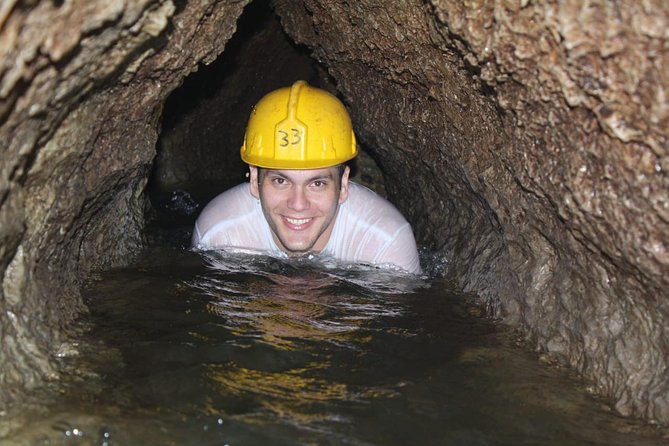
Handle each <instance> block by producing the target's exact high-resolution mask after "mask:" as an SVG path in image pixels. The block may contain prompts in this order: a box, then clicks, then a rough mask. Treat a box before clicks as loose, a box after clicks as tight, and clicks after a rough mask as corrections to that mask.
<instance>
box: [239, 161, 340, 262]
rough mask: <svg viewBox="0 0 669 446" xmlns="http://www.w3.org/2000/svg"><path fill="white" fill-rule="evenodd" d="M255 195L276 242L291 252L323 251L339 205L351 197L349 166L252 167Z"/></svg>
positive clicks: (252, 188) (252, 183) (252, 189)
mask: <svg viewBox="0 0 669 446" xmlns="http://www.w3.org/2000/svg"><path fill="white" fill-rule="evenodd" d="M249 170H250V174H251V175H250V186H251V194H252V195H253V196H254V197H256V198H258V199H260V204H261V205H262V210H263V213H264V214H265V218H266V219H267V223H269V226H270V228H271V229H272V235H273V237H274V241H275V242H276V244H277V245H278V246H279V248H281V249H282V250H284V251H286V252H288V253H289V254H303V253H307V252H311V251H314V252H320V251H321V250H322V249H323V248H325V245H326V244H327V242H328V240H329V239H330V234H332V228H333V227H334V222H335V217H336V215H337V210H338V209H339V205H340V204H342V203H343V202H344V201H346V198H347V197H348V175H349V168H348V166H347V167H345V168H344V174H343V175H342V177H341V181H340V179H339V172H340V170H339V168H338V167H337V166H334V167H328V168H325V169H315V170H272V169H263V170H262V172H261V171H259V170H258V169H257V168H256V167H253V166H251V167H250V169H249Z"/></svg>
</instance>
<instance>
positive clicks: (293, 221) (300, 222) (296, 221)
mask: <svg viewBox="0 0 669 446" xmlns="http://www.w3.org/2000/svg"><path fill="white" fill-rule="evenodd" d="M284 219H285V220H286V222H288V224H289V225H290V226H292V227H293V228H294V229H300V228H301V227H303V226H305V225H306V224H307V223H309V222H310V221H311V220H312V218H289V217H284Z"/></svg>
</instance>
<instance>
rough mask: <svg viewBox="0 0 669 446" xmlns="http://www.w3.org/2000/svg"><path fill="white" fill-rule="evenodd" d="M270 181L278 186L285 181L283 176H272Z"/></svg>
mask: <svg viewBox="0 0 669 446" xmlns="http://www.w3.org/2000/svg"><path fill="white" fill-rule="evenodd" d="M272 183H274V184H276V185H279V186H280V185H282V184H285V183H286V179H285V178H272Z"/></svg>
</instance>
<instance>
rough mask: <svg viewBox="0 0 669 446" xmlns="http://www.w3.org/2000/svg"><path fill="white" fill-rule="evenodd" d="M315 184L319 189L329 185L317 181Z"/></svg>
mask: <svg viewBox="0 0 669 446" xmlns="http://www.w3.org/2000/svg"><path fill="white" fill-rule="evenodd" d="M313 184H314V186H315V187H319V188H320V187H325V185H326V184H327V183H326V182H325V181H321V180H316V181H314V183H313Z"/></svg>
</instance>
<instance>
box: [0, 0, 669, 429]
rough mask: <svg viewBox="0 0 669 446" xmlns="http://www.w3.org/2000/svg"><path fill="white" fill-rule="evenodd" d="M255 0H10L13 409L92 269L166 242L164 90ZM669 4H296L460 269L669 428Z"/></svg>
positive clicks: (42, 366)
mask: <svg viewBox="0 0 669 446" xmlns="http://www.w3.org/2000/svg"><path fill="white" fill-rule="evenodd" d="M247 3H248V2H247V1H233V0H228V1H218V2H215V1H213V0H210V1H207V0H199V1H188V2H186V1H179V2H176V1H175V2H172V1H169V0H138V1H134V2H123V1H120V0H119V1H97V0H90V1H86V2H84V1H81V2H75V1H64V2H60V1H50V0H42V1H32V2H19V1H17V0H10V1H8V2H5V3H3V5H2V7H0V144H1V145H2V150H0V237H1V239H2V243H1V244H0V268H1V269H0V272H1V273H2V289H1V290H0V354H1V355H2V357H1V358H0V410H1V409H2V408H3V407H6V406H7V405H8V404H9V403H11V402H12V401H13V400H15V398H16V396H17V394H18V392H19V391H20V390H21V389H25V388H30V387H31V386H34V385H37V384H39V383H40V382H41V381H43V380H44V379H49V378H51V377H53V376H55V375H56V374H57V370H56V369H55V368H54V366H53V363H54V361H53V356H54V355H55V354H56V353H57V349H58V343H59V341H60V340H61V339H62V332H63V328H64V327H65V326H66V325H67V322H68V321H70V320H71V319H72V318H73V317H75V316H76V314H77V313H78V312H79V311H83V310H84V309H83V307H82V304H81V301H80V298H79V295H78V292H77V286H78V283H79V281H80V280H81V279H82V278H83V277H85V275H86V273H87V272H89V271H91V270H92V269H95V268H104V267H108V266H111V265H115V264H120V263H123V262H124V261H127V260H128V259H129V258H131V256H132V254H133V253H135V252H136V251H137V249H138V248H139V247H140V246H141V245H142V243H143V240H142V228H143V226H144V207H145V206H146V195H145V193H144V187H145V184H146V182H147V178H148V176H149V173H150V171H151V164H152V161H153V158H154V156H155V146H156V141H157V139H158V135H157V133H158V129H159V126H160V119H161V113H162V107H163V104H164V102H165V100H166V98H167V96H168V95H169V93H170V92H172V91H173V90H174V89H176V88H177V87H178V85H179V84H180V83H181V82H182V81H183V79H184V78H185V76H187V75H188V74H189V73H191V72H192V71H193V70H194V69H196V68H197V67H198V64H201V63H204V64H208V63H211V62H213V61H214V59H215V58H216V57H217V56H218V55H219V54H220V53H222V52H223V50H224V48H225V46H226V42H227V41H228V40H229V39H230V37H231V35H232V34H233V33H234V31H235V22H236V20H237V18H238V17H239V16H240V14H241V11H242V9H243V7H244V6H245V5H246V4H247ZM668 9H669V6H667V5H666V4H665V3H663V2H662V1H659V0H657V1H655V2H653V1H652V0H648V1H645V2H638V4H637V3H632V2H630V3H626V4H619V3H617V2H606V1H596V0H593V1H590V2H577V1H564V2H560V3H556V2H535V1H528V0H518V1H512V0H508V1H504V0H499V1H495V2H466V3H463V2H460V1H445V0H444V1H439V0H430V1H418V0H408V1H399V0H395V1H381V0H360V1H357V2H348V1H344V0H330V1H325V0H322V1H318V0H303V1H288V0H277V1H276V11H277V13H278V15H279V16H280V18H281V24H282V26H283V27H284V30H285V31H287V32H288V33H289V34H290V35H291V36H292V38H293V39H294V40H295V41H296V42H297V43H299V44H302V45H305V46H307V47H308V48H310V50H311V52H312V56H313V57H314V59H315V60H316V61H318V62H319V63H321V64H322V65H323V66H325V67H327V69H328V71H329V74H330V75H331V76H332V78H333V79H334V80H335V81H336V84H337V88H338V90H339V92H340V93H341V94H342V95H343V98H344V100H345V101H346V102H347V105H348V106H349V108H350V110H351V112H352V117H353V119H354V123H355V126H356V130H357V133H358V136H359V137H360V139H361V141H362V142H363V144H364V145H365V146H366V147H368V148H369V149H370V150H372V151H373V152H374V153H373V157H374V159H375V160H377V161H378V162H379V164H380V167H381V169H382V170H383V172H384V174H385V177H386V182H385V187H386V190H387V193H388V195H389V196H390V197H391V198H392V199H393V201H394V202H396V203H397V204H398V206H399V207H400V208H401V209H402V210H403V211H404V212H405V214H406V215H407V217H408V218H409V219H410V220H411V222H412V223H413V225H414V228H415V230H416V233H417V236H418V240H419V243H420V244H421V245H423V246H426V247H428V248H429V249H430V250H432V251H433V252H437V253H441V254H443V255H445V256H446V257H447V259H448V263H447V272H446V273H447V274H450V275H452V276H453V277H455V278H456V279H457V280H459V282H460V283H461V284H462V286H463V287H465V288H466V289H467V290H469V291H474V292H476V293H478V294H479V295H480V296H481V298H482V300H483V301H484V302H485V303H486V304H487V305H488V308H489V310H490V312H491V313H492V314H494V315H496V316H499V317H501V318H504V320H506V321H507V322H509V323H511V324H513V325H517V326H519V327H520V328H521V329H522V330H523V331H524V332H525V333H527V334H528V337H529V338H530V339H531V340H532V341H533V342H534V343H535V345H536V346H537V348H539V349H540V350H541V351H544V352H546V353H547V354H548V355H549V356H550V357H553V358H556V359H558V360H560V361H562V362H566V363H568V364H571V365H572V366H574V367H575V368H577V369H578V370H580V371H581V372H582V373H583V374H584V376H585V377H586V378H587V379H588V380H589V381H590V382H592V383H593V386H594V387H595V390H596V391H598V392H600V393H602V394H604V395H607V396H610V397H612V398H613V401H614V404H615V406H616V408H617V409H618V410H619V411H620V412H621V413H623V414H631V415H636V416H640V417H644V418H646V419H650V420H657V421H660V422H665V423H667V422H669V381H668V380H669V378H668V377H669V373H668V372H669V371H668V370H667V356H668V354H669V345H668V344H669V341H668V339H669V333H668V331H669V324H668V323H667V314H668V313H669V311H668V310H669V309H668V303H667V291H666V289H667V285H668V284H667V282H668V281H669V274H666V273H667V271H668V268H667V266H668V263H669V254H667V236H666V234H667V233H668V231H667V229H669V228H668V221H669V203H667V190H668V189H667V186H668V184H667V182H668V179H667V174H666V172H667V169H669V158H668V157H667V148H666V146H667V140H666V139H667V132H666V130H665V129H666V128H667V124H668V122H667V121H668V119H667V113H668V109H669V106H668V105H667V100H666V97H665V91H666V89H667V87H668V86H669V79H667V76H668V74H667V70H666V69H664V68H663V67H665V66H666V65H667V62H669V60H667V59H668V55H667V53H668V50H667V39H668V36H667V32H666V29H667V25H668V24H669V12H668ZM177 159H178V158H177Z"/></svg>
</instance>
